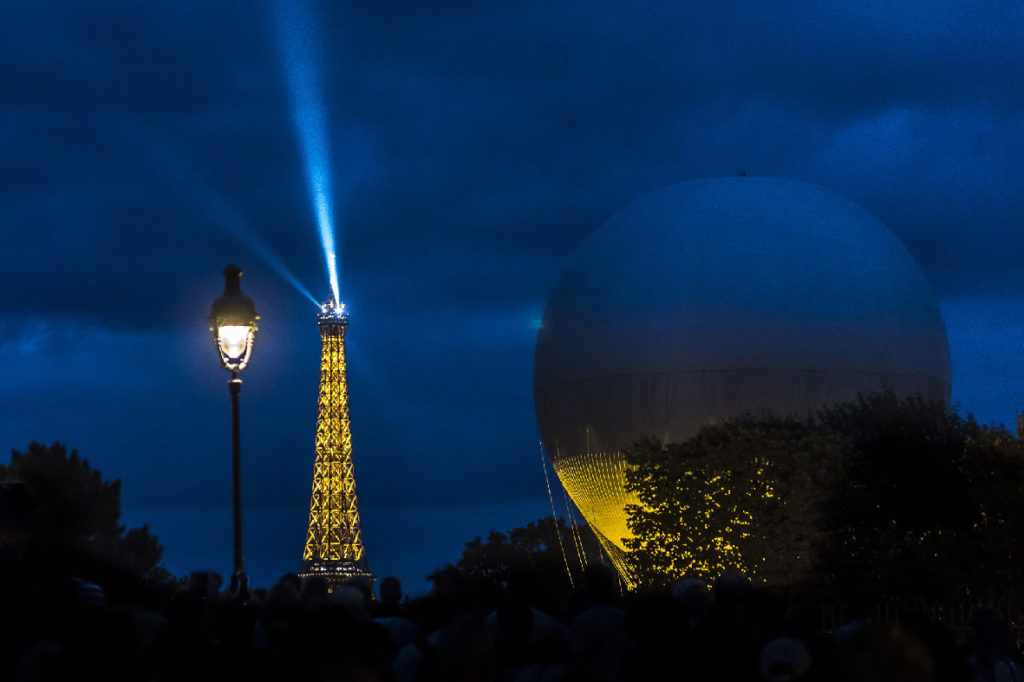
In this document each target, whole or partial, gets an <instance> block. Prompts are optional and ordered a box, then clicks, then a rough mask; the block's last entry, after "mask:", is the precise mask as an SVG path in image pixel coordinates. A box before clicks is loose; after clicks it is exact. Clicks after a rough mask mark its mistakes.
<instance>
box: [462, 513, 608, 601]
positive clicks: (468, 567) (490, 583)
mask: <svg viewBox="0 0 1024 682" xmlns="http://www.w3.org/2000/svg"><path fill="white" fill-rule="evenodd" d="M559 536H561V540H562V546H559ZM579 540H580V543H579V545H577V544H576V541H575V540H574V537H573V532H572V529H571V528H569V526H568V525H566V522H565V520H564V519H562V518H559V519H558V520H557V521H556V520H555V519H554V518H553V517H550V516H549V517H546V518H543V519H539V520H537V521H535V522H531V523H528V524H526V525H525V526H520V527H518V528H513V529H512V530H510V531H508V532H502V531H497V530H492V531H491V532H490V534H489V535H488V536H487V539H486V540H484V539H483V538H481V537H479V536H477V537H476V538H475V539H473V540H471V541H469V542H467V543H466V547H465V549H464V550H463V551H462V556H461V557H460V558H459V561H458V563H457V564H456V568H458V569H459V570H460V571H462V572H463V574H465V576H466V577H467V578H468V579H469V580H470V582H471V583H473V584H474V585H475V586H476V587H477V589H479V590H482V591H485V592H491V593H493V592H498V591H500V590H501V588H502V587H504V586H506V585H507V584H508V583H509V581H510V580H512V579H513V576H514V575H515V574H516V573H520V574H522V573H530V574H532V575H534V576H535V577H536V579H537V581H538V583H539V584H540V585H542V586H543V587H544V590H545V591H546V592H548V593H549V595H548V596H549V597H551V596H552V595H554V594H555V593H567V592H568V590H569V589H570V587H571V585H572V583H571V582H570V577H569V573H571V574H572V576H573V578H572V579H573V580H575V579H578V578H579V577H580V576H581V575H582V573H583V567H584V564H588V563H591V562H595V563H600V562H601V561H602V558H601V549H600V545H599V544H598V542H597V538H596V537H594V534H593V533H592V532H591V531H590V529H589V528H586V527H583V528H580V532H579ZM562 547H564V549H565V555H564V556H563V554H562ZM567 564H568V565H567ZM567 571H568V572H567Z"/></svg>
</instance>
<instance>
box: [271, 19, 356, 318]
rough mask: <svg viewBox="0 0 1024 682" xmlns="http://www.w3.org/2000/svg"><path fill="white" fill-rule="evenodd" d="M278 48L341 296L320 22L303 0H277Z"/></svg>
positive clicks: (332, 277)
mask: <svg viewBox="0 0 1024 682" xmlns="http://www.w3.org/2000/svg"><path fill="white" fill-rule="evenodd" d="M275 5H276V10H277V11H276V15H277V16H276V17H275V18H276V21H275V22H274V23H275V26H276V27H277V29H278V30H277V38H278V41H277V42H278V47H279V48H280V52H281V59H282V62H283V64H284V71H285V78H286V80H287V82H288V92H289V95H290V103H291V113H292V121H293V122H294V124H295V132H296V135H297V136H298V139H299V148H300V152H301V154H302V164H303V168H304V171H305V175H306V184H307V186H308V188H309V194H310V199H311V201H312V202H313V209H314V213H315V218H316V223H317V229H318V231H319V232H320V243H321V245H322V246H323V250H324V260H325V262H326V266H327V277H328V280H329V281H330V284H331V293H332V294H334V300H335V301H340V300H341V293H340V289H341V285H340V283H339V278H338V251H337V246H336V243H335V229H334V228H335V225H334V207H333V205H332V200H331V162H330V158H329V154H328V149H329V148H330V147H329V144H330V141H329V140H328V137H327V113H326V108H325V106H324V101H323V88H322V84H321V79H320V69H319V66H320V64H319V61H318V58H319V55H320V40H319V38H320V36H319V27H318V22H316V21H315V20H314V17H313V16H312V13H311V12H310V8H309V7H308V6H307V3H306V2H305V1H303V0H289V1H288V2H285V0H278V2H277V3H275Z"/></svg>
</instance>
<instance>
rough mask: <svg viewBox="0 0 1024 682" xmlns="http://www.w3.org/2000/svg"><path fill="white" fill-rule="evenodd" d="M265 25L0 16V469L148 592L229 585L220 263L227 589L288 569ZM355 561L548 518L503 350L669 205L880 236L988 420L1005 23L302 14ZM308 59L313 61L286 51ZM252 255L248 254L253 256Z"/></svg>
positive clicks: (296, 188) (779, 13)
mask: <svg viewBox="0 0 1024 682" xmlns="http://www.w3.org/2000/svg"><path fill="white" fill-rule="evenodd" d="M277 11H278V8H275V6H274V5H272V4H263V3H257V2H251V3H249V2H247V3H199V2H188V1H187V0H177V1H176V2H173V3H170V2H146V3H138V2H104V3H75V2H71V1H70V0H66V1H64V2H47V1H45V0H32V1H28V0H12V1H9V2H6V3H3V4H2V5H0V93H2V95H0V139H2V141H3V152H2V154H0V237H2V240H0V446H3V447H10V448H18V449H23V448H24V447H25V446H26V445H27V444H28V442H29V441H31V440H40V441H46V442H52V441H55V440H60V441H62V442H66V443H68V444H69V446H71V447H74V448H77V449H78V450H79V451H80V453H81V454H82V455H83V456H85V457H87V458H89V459H90V461H92V462H93V463H94V464H95V465H96V466H98V467H99V468H100V469H101V470H102V471H103V472H104V473H106V474H107V475H108V476H111V477H121V478H122V479H123V480H124V506H125V510H126V521H127V522H128V523H130V524H138V523H142V522H149V523H150V524H151V526H152V528H153V529H154V531H155V532H156V533H157V534H158V535H159V536H160V537H161V539H162V540H163V542H164V545H165V549H166V563H167V566H168V567H169V568H170V569H171V570H172V571H174V572H177V573H182V572H185V571H187V570H190V569H195V568H210V569H214V570H219V571H222V572H224V571H227V570H228V568H229V566H230V519H229V504H230V456H229V455H230V442H229V436H230V428H229V427H230V425H229V417H230V410H229V401H228V394H227V387H226V385H225V383H226V379H227V375H226V373H225V372H223V371H222V370H219V369H218V366H217V361H216V358H215V354H214V350H213V347H212V342H211V340H210V337H209V332H208V330H207V328H206V324H205V317H206V314H207V312H208V310H209V305H210V303H211V301H212V300H213V298H214V297H215V296H217V295H218V294H219V293H220V291H221V289H222V286H223V284H222V278H221V275H220V270H221V269H222V268H223V267H224V266H225V265H226V264H227V263H229V262H237V263H238V264H239V265H241V266H242V267H243V269H244V270H245V276H244V278H243V288H244V290H245V291H246V292H247V293H248V294H249V295H250V296H252V298H253V299H254V300H255V301H256V305H257V308H258V310H259V312H260V313H261V315H262V317H263V321H262V326H261V329H260V332H259V337H258V339H257V347H256V349H255V353H254V359H253V363H252V366H251V368H250V369H249V370H246V373H245V376H244V379H245V385H244V389H243V394H242V401H243V402H242V409H243V413H242V414H243V438H244V441H243V457H244V484H243V485H244V493H245V503H246V518H245V524H246V558H247V565H248V568H249V569H250V573H251V574H252V575H253V579H254V580H255V581H256V582H257V583H261V584H266V583H269V582H271V581H273V580H274V579H276V577H277V576H278V575H279V574H280V573H281V572H283V571H285V570H294V569H295V568H297V566H298V563H299V558H300V552H301V549H302V544H303V540H304V530H305V524H306V515H307V512H308V495H309V485H310V478H311V475H312V454H313V431H314V421H315V401H316V382H317V372H318V352H319V347H318V343H319V339H318V335H317V330H316V325H315V320H314V313H315V311H314V309H313V308H312V306H311V305H310V303H309V302H308V301H307V300H306V299H305V298H304V297H303V296H302V295H301V294H299V293H298V292H297V291H296V290H295V289H293V288H292V287H291V286H290V285H289V284H287V283H286V282H285V281H284V280H283V279H282V278H281V277H280V276H279V275H278V274H277V273H276V272H275V270H274V269H273V268H272V267H271V266H270V265H269V263H268V262H267V259H266V258H264V257H261V252H263V253H272V254H274V255H275V256H276V258H278V259H279V260H280V262H282V263H284V264H285V265H286V266H287V267H288V268H289V269H291V270H292V271H293V272H294V273H296V275H297V276H298V277H299V279H300V280H302V282H303V283H304V284H305V286H307V287H308V288H309V289H310V290H311V291H312V292H313V293H314V295H315V296H317V297H326V295H327V292H328V285H327V277H326V274H325V271H324V266H323V257H322V255H321V251H320V245H319V239H318V237H317V233H316V229H315V220H314V214H313V210H312V206H311V203H310V201H309V198H308V196H309V195H308V191H307V187H306V185H305V176H304V170H303V160H302V158H301V155H300V146H299V144H298V141H297V139H296V136H295V128H294V126H293V124H292V122H293V114H294V112H293V111H292V109H291V106H290V101H291V100H290V97H289V91H288V88H287V85H286V82H285V79H284V70H283V66H282V60H281V58H280V57H281V51H280V49H279V47H280V46H279V45H278V44H277V43H276V42H275V41H276V40H277V37H278V35H279V32H278V31H276V30H275V17H276V16H277ZM310 11H311V12H312V14H313V16H315V17H319V20H320V23H319V25H318V29H317V31H316V34H315V35H310V36H309V37H310V39H311V45H313V47H314V49H313V50H312V51H311V52H312V53H313V54H314V55H315V56H316V58H317V59H318V60H319V63H317V64H316V66H317V68H319V69H320V72H321V76H322V90H323V98H324V102H325V115H326V122H327V129H328V135H329V137H330V144H329V153H330V157H331V164H332V171H333V183H332V196H333V199H334V204H335V218H336V222H337V237H338V244H339V258H340V263H341V270H342V274H341V278H342V295H343V298H344V299H345V300H346V302H347V303H348V305H349V307H350V309H351V311H352V325H351V329H350V336H349V341H350V344H349V352H350V355H349V360H350V383H351V394H352V420H353V430H354V441H355V447H356V473H357V479H358V486H359V494H360V506H361V509H362V512H363V521H364V528H365V540H366V544H367V548H368V553H369V554H368V555H369V559H370V562H371V566H372V567H373V568H374V569H375V570H376V571H377V572H378V573H382V574H386V573H397V574H398V575H399V576H400V577H402V578H403V579H405V581H406V582H407V583H409V584H410V586H411V587H414V588H415V587H416V586H422V584H423V580H422V576H423V575H425V574H426V573H427V572H428V571H430V570H431V569H432V568H434V567H435V566H437V565H439V564H441V563H443V562H445V561H448V560H452V561H454V560H455V559H456V558H457V557H458V554H459V552H460V550H461V546H462V543H463V542H464V541H466V540H469V539H471V538H472V537H473V536H475V535H478V534H486V533H487V531H488V530H490V529H491V528H508V527H511V526H514V525H520V524H522V523H525V522H527V521H530V520H533V519H535V518H537V517H539V516H541V515H544V514H545V513H549V511H547V510H548V505H547V499H546V492H545V490H544V481H543V477H542V474H541V470H540V460H539V453H538V448H537V437H538V436H537V430H536V424H535V421H534V417H533V405H532V385H531V372H532V362H533V344H534V340H535V335H536V325H537V322H538V320H539V317H540V315H541V313H542V311H543V307H544V303H545V300H546V297H547V295H548V294H549V293H550V292H551V290H552V289H553V287H554V284H555V282H556V281H557V278H558V275H559V274H560V272H561V270H562V268H563V267H564V265H565V264H566V263H567V262H568V259H569V257H570V256H571V254H572V252H573V250H574V249H575V248H576V247H577V246H578V245H579V244H580V243H581V242H582V240H583V239H584V238H585V237H586V236H587V235H588V234H589V233H590V232H591V231H592V230H594V229H595V228H596V227H597V226H599V225H600V224H601V223H602V222H603V221H604V220H605V219H606V218H607V217H609V216H610V215H611V214H612V213H614V212H615V211H616V210H618V209H620V208H622V207H624V206H625V205H626V204H628V203H629V202H630V201H632V200H633V199H635V198H637V197H638V196H641V195H643V194H646V193H647V192H650V191H653V190H655V189H658V188H661V187H664V186H666V185H669V184H672V183H675V182H679V181H683V180H689V179H694V178H700V177H708V176H719V175H733V174H735V173H736V172H738V171H740V170H743V171H745V172H747V173H748V174H750V175H770V176H780V177H787V178H794V179H800V180H807V181H810V182H815V183H818V184H821V185H823V186H825V187H827V188H830V189H832V190H834V191H836V192H839V193H840V194H844V195H846V196H848V197H849V198H851V199H853V200H854V201H857V202H859V203H861V204H862V205H863V206H864V207H865V208H867V209H868V210H869V211H871V212H873V213H874V214H875V215H877V216H878V217H879V218H880V219H881V220H882V221H883V222H884V223H886V224H887V225H888V226H889V227H890V228H891V229H892V230H893V231H894V232H895V233H896V234H897V235H898V236H899V237H900V239H902V240H903V242H904V243H905V244H906V245H907V247H908V249H909V250H910V251H911V253H912V254H913V255H914V256H915V257H916V258H917V260H918V262H919V263H920V264H921V266H922V268H923V270H924V272H925V274H926V275H927V276H928V278H929V280H930V281H931V283H932V286H933V287H934V289H935V291H936V294H937V296H938V297H939V300H940V304H941V307H942V311H943V313H944V315H945V318H946V323H947V329H948V333H949V338H950V346H951V353H952V360H953V373H954V374H953V381H954V388H953V397H954V400H955V401H956V402H958V403H959V404H960V407H961V409H962V411H963V412H972V413H974V414H975V415H976V416H977V417H978V418H979V419H980V420H981V421H984V422H1006V423H1012V422H1013V421H1014V419H1015V414H1016V412H1017V411H1018V410H1019V409H1020V408H1022V407H1024V381H1022V380H1021V377H1024V360H1021V359H1020V356H1021V353H1020V348H1021V347H1022V344H1021V340H1022V339H1024V297H1022V293H1024V267H1022V263H1024V235H1022V234H1021V229H1022V225H1021V221H1022V218H1024V192H1022V189H1024V28H1022V27H1024V16H1022V15H1024V8H1022V7H1021V5H1020V3H1017V2H996V1H992V2H982V3H968V2H960V3H936V2H933V1H932V2H925V1H924V0H910V1H907V2H900V3H891V2H888V1H886V2H882V1H881V0H878V1H868V2H860V3H849V2H838V1H835V2H822V1H821V0H814V1H806V2H786V3H763V2H738V3H725V2H723V3H696V2H694V3H680V2H676V1H673V2H667V1H666V2H639V3H629V4H628V7H627V6H626V5H625V4H623V3H601V2H594V1H593V0H589V1H588V2H566V1H563V0H544V1H543V2H539V1H538V2H523V1H515V2H512V1H501V2H497V1H495V2H487V1H485V2H480V1H479V0H474V1H473V2H468V1H467V2H456V1H450V2H432V3H422V2H419V3H414V2H389V1H383V2H373V3H328V2H320V3H313V4H312V5H311V7H310ZM313 38H315V39H316V40H315V41H313V40H312V39H313ZM260 245H262V246H260Z"/></svg>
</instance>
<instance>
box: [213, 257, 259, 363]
mask: <svg viewBox="0 0 1024 682" xmlns="http://www.w3.org/2000/svg"><path fill="white" fill-rule="evenodd" d="M241 277H242V270H241V269H240V268H239V267H238V266H237V265H229V266H227V267H226V268H224V293H223V294H221V295H220V296H219V297H218V298H217V300H215V301H214V302H213V307H212V308H210V317H209V320H210V331H212V332H213V341H214V343H215V344H216V345H217V352H218V353H219V354H220V362H221V365H223V366H224V369H227V370H230V371H231V372H233V373H237V372H239V371H241V370H243V369H245V368H246V366H248V364H249V357H250V356H251V355H252V343H253V340H254V339H255V337H256V329H257V327H256V321H257V320H259V319H260V316H259V315H257V314H256V306H255V305H254V304H253V302H252V299H251V298H249V297H248V296H246V295H245V294H243V293H242V286H241V281H240V280H241Z"/></svg>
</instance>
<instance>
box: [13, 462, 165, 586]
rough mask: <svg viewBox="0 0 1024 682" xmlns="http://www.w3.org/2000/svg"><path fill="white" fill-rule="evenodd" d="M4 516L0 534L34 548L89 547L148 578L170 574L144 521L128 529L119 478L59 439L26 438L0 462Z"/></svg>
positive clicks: (46, 550)
mask: <svg viewBox="0 0 1024 682" xmlns="http://www.w3.org/2000/svg"><path fill="white" fill-rule="evenodd" d="M0 481H2V482H3V483H4V487H3V492H4V495H3V501H2V506H3V507H4V510H5V514H4V516H5V521H4V524H3V528H2V530H0V535H2V538H3V539H4V540H7V541H8V542H11V541H18V542H27V543H28V544H30V545H32V547H33V548H34V549H36V550H38V551H41V552H44V553H48V554H52V553H59V552H64V553H67V552H75V553H79V554H80V553H83V552H84V553H87V554H89V555H92V556H95V557H98V558H100V559H102V560H104V561H107V562H110V563H112V564H116V565H117V566H120V567H121V568H123V569H126V570H130V571H132V572H134V573H135V574H136V575H139V576H141V577H143V578H146V579H152V580H157V581H166V580H168V579H169V578H170V575H169V574H168V573H167V571H166V570H165V569H164V568H162V567H161V566H160V561H161V559H162V556H163V548H162V547H161V546H160V543H159V541H158V540H157V538H156V536H154V535H152V534H151V533H150V532H149V528H148V527H147V526H145V525H143V526H140V527H139V528H133V529H131V530H128V531H126V529H125V526H123V525H122V524H121V523H120V519H121V481H120V479H115V480H113V481H109V480H104V479H103V474H102V473H101V472H100V471H99V470H98V469H94V468H93V467H92V466H90V464H89V460H87V459H84V458H80V457H79V456H78V452H77V451H75V450H72V451H71V452H70V454H69V453H68V451H67V447H66V446H65V445H63V444H61V443H54V444H53V445H50V446H45V445H42V444H40V443H30V444H29V446H28V449H27V450H25V451H24V452H19V451H17V450H12V451H11V462H10V464H8V465H7V466H4V465H0Z"/></svg>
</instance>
